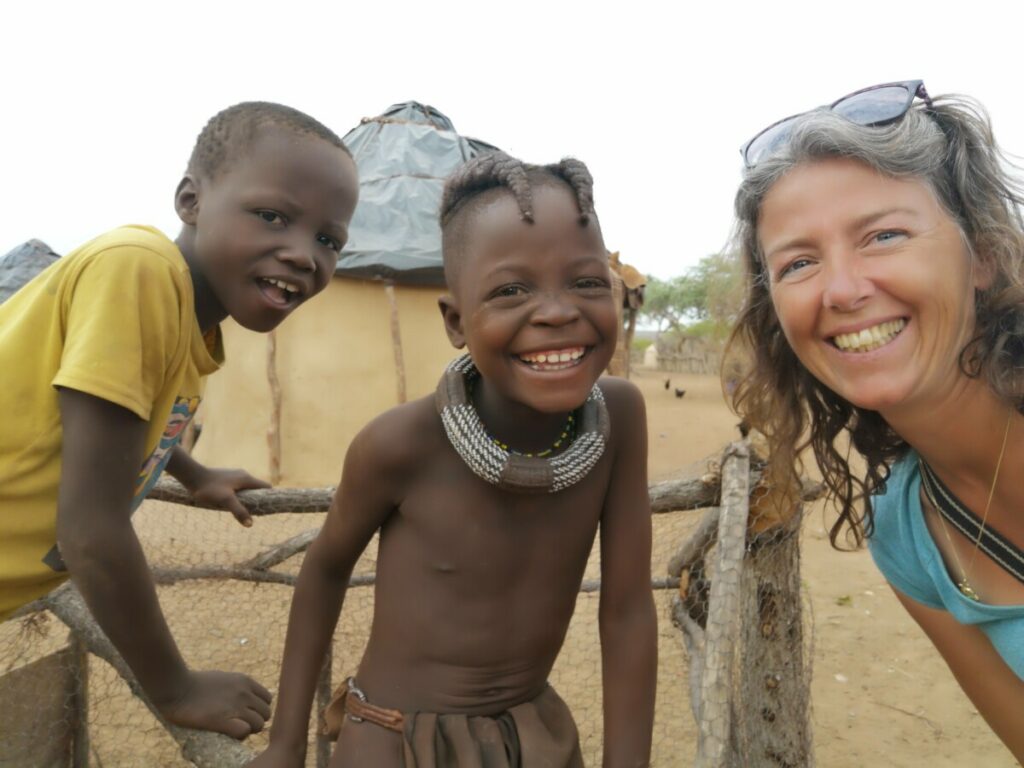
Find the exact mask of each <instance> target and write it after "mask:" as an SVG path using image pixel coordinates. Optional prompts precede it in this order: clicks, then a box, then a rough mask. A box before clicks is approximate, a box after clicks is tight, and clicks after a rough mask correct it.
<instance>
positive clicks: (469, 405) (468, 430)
mask: <svg viewBox="0 0 1024 768" xmlns="http://www.w3.org/2000/svg"><path fill="white" fill-rule="evenodd" d="M479 376H480V372H479V371H478V370H477V369H476V366H475V365H473V360H472V359H471V358H470V356H469V355H468V354H466V355H462V356H461V357H459V358H456V359H455V360H453V361H452V362H451V363H450V364H449V365H448V367H447V368H446V369H445V372H444V374H443V375H442V376H441V381H440V382H438V385H437V392H436V394H435V398H434V400H435V403H436V405H437V412H438V413H439V414H440V416H441V422H442V424H443V425H444V430H445V434H447V435H448V440H449V441H450V442H451V444H452V447H453V448H455V451H456V453H458V454H459V456H460V457H461V458H462V460H463V461H464V462H466V465H467V466H468V467H469V468H470V469H471V470H473V472H474V473H475V474H476V475H477V476H478V477H480V478H482V479H484V480H486V481H487V482H489V483H491V484H493V485H496V486H498V487H499V488H501V489H503V490H507V491H519V492H525V493H543V492H547V493H557V492H558V491H561V490H563V489H565V488H568V487H569V486H571V485H574V484H576V483H578V482H579V481H580V480H582V479H583V478H584V477H586V476H587V473H588V472H590V470H591V469H593V468H594V465H595V464H597V462H598V460H599V459H600V458H601V456H602V455H603V454H604V449H605V445H606V444H607V442H608V435H609V434H610V432H611V425H610V423H609V419H608V409H607V407H606V406H605V402H604V395H603V394H602V393H601V390H600V388H599V387H598V386H597V385H596V384H595V385H594V386H593V388H592V389H591V390H590V395H589V396H588V397H587V399H586V401H585V402H584V403H583V405H582V406H581V407H580V408H579V409H578V412H579V417H578V419H577V417H576V416H573V415H570V421H569V423H568V424H567V425H566V429H565V430H563V432H562V434H561V435H560V436H559V438H558V440H556V442H555V445H553V446H552V447H551V448H549V449H547V450H545V451H543V452H541V453H539V454H535V455H532V456H531V455H529V454H522V453H516V452H514V451H512V450H510V449H509V448H508V446H506V445H503V444H502V443H500V442H499V441H497V440H495V439H494V438H493V437H491V436H490V435H489V434H487V428H486V427H484V424H483V422H482V421H481V420H480V415H479V414H478V413H477V412H476V408H474V407H473V402H472V400H471V399H470V397H469V392H470V391H471V387H472V384H473V382H474V381H475V380H476V379H477V378H479ZM570 433H571V434H572V436H573V437H572V440H571V442H569V444H568V446H567V447H566V448H565V450H563V451H561V452H559V453H555V451H557V450H558V449H559V447H561V445H562V443H563V441H564V440H566V439H567V438H568V437H569V435H570Z"/></svg>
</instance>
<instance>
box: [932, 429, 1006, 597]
mask: <svg viewBox="0 0 1024 768" xmlns="http://www.w3.org/2000/svg"><path fill="white" fill-rule="evenodd" d="M1012 422H1013V411H1010V415H1009V417H1008V418H1007V419H1006V429H1004V430H1003V445H1002V447H1001V448H1000V449H999V458H998V459H997V460H996V471H995V472H994V473H993V474H992V485H991V486H989V489H988V500H987V501H986V502H985V512H984V513H983V514H982V516H981V527H980V528H979V529H978V535H977V536H976V537H975V539H974V549H973V550H971V561H970V562H969V563H968V564H967V568H964V566H963V563H961V562H960V555H958V554H957V551H956V547H955V546H953V539H952V537H951V536H950V535H949V528H948V527H947V526H946V519H945V516H944V515H943V514H942V511H941V510H940V509H939V503H938V500H937V499H936V498H935V495H934V494H933V492H932V489H931V487H930V485H929V484H928V483H925V485H924V493H925V496H927V497H928V501H929V502H930V503H931V505H932V506H933V507H934V508H935V514H936V515H938V518H939V523H940V524H941V525H942V532H943V533H944V534H946V541H947V542H948V543H949V549H950V551H951V552H952V553H953V559H954V560H956V567H957V569H958V570H959V571H960V574H961V578H960V581H958V582H957V584H956V586H957V588H958V589H959V590H960V592H961V593H962V594H963V595H964V596H965V597H968V598H970V599H971V600H974V601H975V602H979V601H980V600H981V598H980V597H978V593H977V592H975V591H974V588H973V587H972V586H971V583H970V581H969V580H968V578H967V574H968V572H971V573H973V572H974V560H975V558H976V557H977V556H978V545H979V544H981V537H982V535H983V534H984V533H985V525H986V523H987V522H988V512H989V510H990V509H991V508H992V499H993V498H994V497H995V494H996V483H997V482H998V480H999V470H1000V469H1002V466H1003V455H1004V454H1005V453H1006V442H1007V439H1008V438H1009V436H1010V424H1011V423H1012Z"/></svg>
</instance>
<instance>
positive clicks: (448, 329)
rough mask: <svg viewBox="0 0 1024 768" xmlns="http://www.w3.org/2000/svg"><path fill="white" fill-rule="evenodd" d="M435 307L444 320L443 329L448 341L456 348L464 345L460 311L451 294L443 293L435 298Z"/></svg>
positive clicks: (464, 338)
mask: <svg viewBox="0 0 1024 768" xmlns="http://www.w3.org/2000/svg"><path fill="white" fill-rule="evenodd" d="M437 307H438V309H440V310H441V318H442V319H443V320H444V331H445V333H447V334H448V341H450V342H451V343H452V346H453V347H455V348H456V349H462V348H463V347H465V346H466V335H465V333H463V331H462V312H460V311H459V306H458V304H457V302H456V301H455V297H453V296H452V295H451V294H445V295H444V296H441V297H440V298H439V299H438V300H437Z"/></svg>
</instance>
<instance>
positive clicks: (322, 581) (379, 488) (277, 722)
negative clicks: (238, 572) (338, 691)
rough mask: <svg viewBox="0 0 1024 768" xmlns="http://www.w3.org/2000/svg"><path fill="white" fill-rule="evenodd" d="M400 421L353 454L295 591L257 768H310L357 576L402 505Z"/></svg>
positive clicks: (374, 430) (379, 423)
mask: <svg viewBox="0 0 1024 768" xmlns="http://www.w3.org/2000/svg"><path fill="white" fill-rule="evenodd" d="M397 421H399V419H396V418H395V417H394V412H391V413H388V414H385V415H384V416H383V417H381V418H379V419H377V420H376V421H374V422H373V423H371V425H370V426H369V427H367V428H366V429H364V430H363V431H362V432H361V433H360V434H359V435H357V436H356V438H355V439H354V440H353V441H352V444H351V445H350V446H349V449H348V452H347V454H346V456H345V467H344V470H343V472H342V477H341V484H340V486H339V488H338V490H337V492H336V493H335V496H334V500H333V501H332V503H331V509H330V510H329V511H328V513H327V519H326V521H325V522H324V526H323V528H322V529H321V530H320V533H319V535H318V536H317V538H316V539H315V540H314V541H313V543H312V544H311V545H310V547H309V550H308V551H307V553H306V557H305V559H304V560H303V563H302V569H301V570H300V572H299V578H298V581H297V583H296V585H295V594H294V596H293V597H292V607H291V611H290V613H289V616H288V635H287V638H286V640H285V646H284V661H283V662H282V665H281V681H280V688H279V690H278V698H277V709H276V711H275V713H274V720H273V723H272V724H271V729H270V747H269V748H268V750H267V751H266V752H265V753H264V754H263V755H261V756H260V757H259V758H257V759H256V761H254V762H253V763H250V766H251V767H252V768H257V767H258V766H288V765H294V766H301V765H303V764H304V763H303V760H304V758H305V754H306V740H307V733H308V726H309V715H310V708H311V706H312V702H313V694H314V692H315V690H316V683H317V677H318V675H319V674H320V669H321V666H322V665H323V660H324V656H325V654H326V652H327V648H328V646H329V645H330V643H331V637H332V635H333V633H334V628H335V625H336V624H337V621H338V616H339V614H340V613H341V606H342V602H343V601H344V599H345V592H346V590H347V588H348V582H349V578H350V577H351V575H352V569H353V568H354V567H355V564H356V562H357V561H358V560H359V556H360V555H361V554H362V553H363V550H364V549H365V548H366V545H367V543H369V541H370V539H371V538H373V534H374V533H376V532H377V530H378V529H379V528H380V527H381V526H382V525H383V524H384V522H385V521H386V520H387V518H388V515H390V514H391V512H392V511H393V510H394V508H395V507H396V505H397V504H398V499H399V497H400V493H401V490H400V482H398V481H399V478H400V477H401V474H400V470H397V469H396V465H398V464H400V461H396V459H397V457H396V455H395V446H400V445H401V444H402V442H403V441H401V440H396V439H394V438H393V437H391V436H389V434H390V432H391V429H392V428H393V427H394V426H395V425H396V422H397ZM404 442H406V443H407V442H408V440H406V441H404Z"/></svg>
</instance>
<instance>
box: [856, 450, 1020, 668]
mask: <svg viewBox="0 0 1024 768" xmlns="http://www.w3.org/2000/svg"><path fill="white" fill-rule="evenodd" d="M920 493H921V471H920V469H919V467H918V464H917V454H916V453H915V452H914V451H909V452H908V453H907V455H906V456H904V457H903V458H901V459H900V460H899V461H897V462H896V463H895V464H894V465H893V468H892V474H891V475H890V477H889V480H888V482H887V483H886V492H885V493H884V494H879V495H877V496H874V497H872V505H873V507H874V512H875V530H874V532H873V533H872V535H871V538H870V539H869V540H868V549H869V550H870V551H871V556H872V557H873V558H874V560H875V564H876V565H877V566H878V569H879V570H880V571H881V572H882V575H883V576H885V578H886V580H887V581H888V582H889V583H890V584H892V586H894V587H895V588H896V589H898V590H899V591H900V592H902V593H903V594H905V595H906V596H907V597H910V598H913V599H914V600H916V601H917V602H919V603H921V604H922V605H926V606H928V607H929V608H936V609H938V610H943V611H948V612H949V613H951V614H952V615H953V618H955V619H956V620H957V621H959V622H960V623H961V624H975V625H977V627H978V628H979V629H980V630H981V631H982V632H984V633H985V634H986V635H987V636H988V638H989V640H991V641H992V645H993V646H995V649H996V651H998V652H999V655H1000V656H1002V657H1003V660H1004V661H1005V662H1006V663H1007V664H1008V665H1009V667H1010V669H1012V670H1013V671H1014V672H1016V673H1017V677H1019V678H1021V679H1022V680H1024V605H988V604H987V603H979V602H976V601H974V600H971V599H970V598H967V597H964V595H962V594H961V593H960V590H959V589H957V586H956V584H954V583H953V580H952V579H951V578H950V576H949V572H948V571H947V570H946V565H945V563H944V562H943V561H942V555H941V554H940V553H939V550H938V547H936V546H935V541H934V540H933V539H932V536H931V532H930V531H929V530H928V526H927V525H926V524H925V520H924V511H923V510H922V509H921V495H920Z"/></svg>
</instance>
